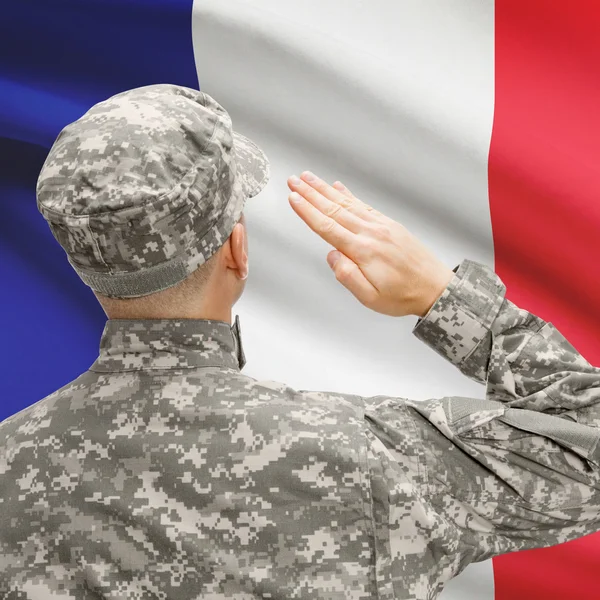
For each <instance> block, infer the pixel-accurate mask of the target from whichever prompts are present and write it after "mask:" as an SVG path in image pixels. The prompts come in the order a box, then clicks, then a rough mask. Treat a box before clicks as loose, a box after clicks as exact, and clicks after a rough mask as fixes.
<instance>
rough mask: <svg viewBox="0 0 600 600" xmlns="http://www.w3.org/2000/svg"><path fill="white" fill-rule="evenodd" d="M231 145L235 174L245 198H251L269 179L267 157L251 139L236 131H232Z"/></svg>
mask: <svg viewBox="0 0 600 600" xmlns="http://www.w3.org/2000/svg"><path fill="white" fill-rule="evenodd" d="M233 145H234V149H235V156H236V162H237V176H238V177H239V178H240V180H241V182H242V188H243V190H244V194H245V195H246V198H252V197H254V196H256V194H258V193H259V192H260V191H261V190H262V189H263V188H264V187H265V186H266V185H267V183H268V181H269V175H270V168H269V159H268V158H267V157H266V155H265V153H264V152H263V151H262V150H261V149H260V148H259V147H258V146H257V145H256V144H255V143H254V142H253V141H252V140H249V139H248V138H247V137H244V136H243V135H241V134H239V133H237V131H234V132H233Z"/></svg>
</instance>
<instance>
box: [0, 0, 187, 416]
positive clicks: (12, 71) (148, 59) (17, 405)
mask: <svg viewBox="0 0 600 600" xmlns="http://www.w3.org/2000/svg"><path fill="white" fill-rule="evenodd" d="M191 19H192V0H87V1H86V2H81V1H80V0H62V1H61V0H54V1H53V2H52V3H47V2H42V1H41V0H20V2H18V3H12V4H11V5H9V6H6V7H3V10H2V19H0V136H1V137H0V165H1V167H0V206H1V207H2V219H0V281H1V282H2V290H3V294H2V296H1V298H2V300H1V304H0V310H1V313H2V315H3V319H2V351H1V356H0V359H1V365H2V367H1V369H2V377H1V378H0V399H1V400H0V420H1V419H3V418H5V417H7V416H9V415H11V414H13V413H15V412H17V411H19V410H21V409H22V408H24V407H26V406H28V405H30V404H32V403H34V402H37V401H38V400H40V399H41V398H43V397H44V396H46V395H48V394H49V393H51V392H53V391H54V390H55V389H57V388H59V387H61V386H62V385H64V384H66V383H67V382H69V381H70V380H72V379H74V378H75V377H76V376H77V375H78V374H79V373H81V372H82V371H84V370H86V369H87V368H88V367H89V366H90V364H91V363H92V362H93V360H94V358H95V357H96V355H97V352H98V341H99V336H100V333H101V331H102V327H103V324H104V321H105V316H104V313H103V312H102V310H101V308H100V307H99V305H98V304H97V302H96V300H95V298H94V297H93V294H92V293H91V291H90V290H89V289H88V288H87V287H86V286H84V285H83V283H81V282H80V281H79V279H78V278H77V276H76V275H75V273H74V272H73V270H72V269H71V267H70V266H69V264H68V263H67V259H66V256H65V254H64V252H63V251H62V249H61V248H60V246H59V245H58V244H57V243H56V241H55V240H54V239H53V237H52V235H51V233H50V231H49V229H48V227H47V225H46V223H45V222H44V220H43V218H42V217H41V215H39V213H38V212H37V208H36V205H35V184H36V181H37V176H38V173H39V170H40V168H41V166H42V164H43V161H44V159H45V157H46V155H47V152H48V149H49V148H50V146H51V144H52V142H53V141H54V139H55V138H56V136H57V135H58V133H59V132H60V130H61V129H62V128H63V127H64V126H65V125H66V124H67V123H69V122H71V121H73V120H75V119H77V118H78V117H80V116H81V115H82V114H83V113H84V112H85V111H86V110H87V109H88V108H90V106H92V104H94V103H96V102H99V101H101V100H103V99H105V98H108V97H109V96H112V95H113V94H116V93H118V92H121V91H123V90H126V89H130V88H134V87H139V86H143V85H150V84H153V83H177V84H179V85H185V86H188V87H194V88H197V87H198V79H197V75H196V66H195V62H194V52H193V46H192V24H191Z"/></svg>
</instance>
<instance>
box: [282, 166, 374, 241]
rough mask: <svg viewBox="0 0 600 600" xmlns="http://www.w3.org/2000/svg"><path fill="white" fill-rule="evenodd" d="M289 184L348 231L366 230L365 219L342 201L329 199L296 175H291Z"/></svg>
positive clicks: (293, 189)
mask: <svg viewBox="0 0 600 600" xmlns="http://www.w3.org/2000/svg"><path fill="white" fill-rule="evenodd" d="M288 186H289V188H290V189H291V190H292V191H294V192H297V193H298V194H300V195H301V196H303V197H304V198H305V199H306V200H308V201H309V202H310V203H311V204H312V205H313V206H314V207H315V208H317V209H318V210H319V211H320V212H322V213H323V214H324V215H326V216H327V217H330V218H331V219H333V220H335V221H336V222H337V223H339V224H340V225H341V226H342V227H345V228H346V229H347V230H348V231H351V232H352V233H360V232H361V231H364V228H365V221H364V219H361V218H360V217H359V216H357V215H356V214H353V213H352V212H350V210H348V209H347V208H346V207H344V206H343V205H342V204H341V203H340V202H333V201H331V200H329V199H328V198H326V197H325V196H324V195H323V194H321V193H320V192H319V191H318V190H316V189H315V188H314V187H312V186H310V185H309V184H308V183H306V182H305V181H303V180H302V179H298V178H297V177H295V176H293V177H290V178H289V179H288ZM340 196H341V194H340ZM346 202H348V201H346Z"/></svg>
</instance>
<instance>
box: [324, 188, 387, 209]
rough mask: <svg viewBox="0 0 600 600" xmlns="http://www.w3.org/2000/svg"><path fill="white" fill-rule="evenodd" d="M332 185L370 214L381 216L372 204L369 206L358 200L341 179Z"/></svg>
mask: <svg viewBox="0 0 600 600" xmlns="http://www.w3.org/2000/svg"><path fill="white" fill-rule="evenodd" d="M332 187H334V188H335V189H336V190H337V191H338V192H341V193H342V194H344V196H347V197H348V198H351V199H352V200H354V201H356V202H360V204H361V205H362V207H363V208H364V209H365V210H367V211H368V212H369V213H370V215H371V216H377V217H382V216H383V215H382V214H381V213H380V212H379V211H376V210H375V209H374V208H373V207H372V206H369V205H368V204H367V203H365V202H363V201H362V200H359V199H358V198H357V197H356V196H355V195H354V194H353V193H352V192H351V191H350V190H349V189H348V188H347V187H346V186H345V185H344V184H343V183H342V182H341V181H336V182H335V183H334V184H333V186H332Z"/></svg>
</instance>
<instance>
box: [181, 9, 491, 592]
mask: <svg viewBox="0 0 600 600" xmlns="http://www.w3.org/2000/svg"><path fill="white" fill-rule="evenodd" d="M493 13H494V6H493V3H492V2H489V1H486V2H481V1H475V0H457V1H456V2H454V3H453V4H452V10H449V8H448V4H447V3H446V2H445V1H444V0H436V1H430V2H427V3H417V2H397V0H373V1H371V2H368V3H367V2H363V1H359V0H329V1H328V2H326V3H324V2H322V0H321V1H319V0H288V1H286V2H280V1H278V0H251V1H250V0H246V1H243V0H228V2H222V1H221V0H197V1H196V2H195V3H194V9H193V27H192V31H193V41H194V55H195V59H196V64H197V68H198V79H199V82H200V87H201V89H202V90H204V91H206V92H207V93H209V94H211V95H212V96H214V97H215V98H216V99H217V100H218V101H219V102H221V103H222V104H223V105H224V106H225V107H226V108H227V110H228V111H229V112H230V114H231V116H232V118H233V122H234V127H235V128H236V129H238V130H239V131H240V132H241V133H244V134H247V135H249V136H250V137H251V138H252V139H254V140H255V141H256V142H257V143H258V144H259V145H261V146H262V147H263V148H264V150H265V151H266V153H267V154H268V156H269V158H270V160H271V164H272V180H271V183H270V184H269V186H268V187H267V189H266V190H265V192H263V194H261V196H259V197H258V198H256V199H253V200H250V201H249V202H248V204H247V208H246V211H245V212H246V215H247V218H248V229H249V235H250V249H249V250H250V251H249V254H250V277H249V281H248V286H247V290H246V292H245V294H244V296H243V297H242V299H241V300H240V302H239V303H238V305H236V307H235V308H234V313H235V312H237V313H239V314H240V318H241V324H242V331H243V336H244V344H245V351H246V354H247V359H248V364H247V366H246V367H245V372H246V373H247V374H248V375H250V376H252V377H256V378H258V379H272V380H277V381H285V382H286V383H288V384H290V385H292V386H293V387H296V388H297V389H321V390H335V391H341V392H350V393H356V394H362V395H376V394H387V395H391V396H403V397H412V398H427V397H434V396H438V397H439V396H444V395H449V394H457V395H463V396H464V395H469V396H473V397H479V398H484V396H485V390H484V389H483V387H482V386H479V385H477V384H475V383H474V382H471V381H469V380H467V379H466V378H464V377H463V376H462V375H460V374H459V373H458V372H457V371H455V370H454V369H453V368H452V367H450V366H449V365H448V364H446V363H445V362H444V361H443V360H442V359H441V358H440V357H438V356H437V355H436V354H434V353H433V352H432V351H431V350H428V349H427V348H425V347H424V346H423V345H422V344H420V343H419V342H418V341H417V340H416V339H415V338H414V337H413V336H412V335H411V329H412V327H413V326H414V323H415V320H416V319H415V318H405V319H391V318H390V317H385V316H382V315H377V314H375V313H372V312H370V311H368V310H366V309H365V308H364V307H362V306H361V305H360V304H359V303H358V301H356V300H355V299H354V298H352V296H351V295H350V294H349V292H347V291H346V290H344V289H343V288H342V287H341V286H340V285H339V284H338V283H337V282H336V280H335V277H334V276H333V274H332V273H331V272H330V270H329V268H328V266H327V264H326V262H325V256H326V254H327V251H328V250H329V248H328V247H327V245H326V244H325V243H324V242H322V241H321V240H319V239H318V238H317V237H316V236H315V235H314V234H312V232H310V231H309V230H308V228H307V227H306V226H305V225H304V224H303V223H302V222H301V221H300V220H299V219H298V218H297V217H296V216H295V215H294V214H293V212H292V210H291V208H290V207H289V205H288V202H287V194H288V191H287V187H286V184H285V182H286V179H287V177H288V176H289V175H291V174H293V173H296V174H299V173H300V172H301V171H302V170H305V169H310V170H313V171H314V172H316V173H317V174H319V175H322V176H324V177H325V178H327V179H328V180H330V181H333V180H334V179H341V180H342V181H344V183H346V185H348V186H349V187H350V188H351V189H353V191H355V193H357V195H359V196H361V197H363V198H364V199H365V200H366V201H367V202H369V203H370V204H373V205H374V206H376V208H378V209H379V210H381V211H383V212H385V213H386V214H388V215H389V216H391V217H392V218H395V219H397V220H400V221H401V222H402V223H403V224H404V225H406V226H407V227H408V228H409V229H410V230H411V231H412V232H413V233H415V234H416V235H418V236H419V237H420V238H421V239H422V240H423V241H424V242H425V243H426V244H427V245H428V246H429V247H430V248H432V249H433V250H434V251H435V252H436V253H437V254H438V255H439V256H440V257H441V258H442V259H443V260H444V262H446V264H448V266H451V267H454V266H455V265H456V264H458V263H459V262H460V261H461V260H462V259H463V258H467V257H468V258H471V259H473V260H477V261H480V262H483V263H485V264H488V265H490V266H493V243H492V232H491V222H490V213H489V203H488V191H487V190H488V184H487V158H488V150H489V144H490V137H491V130H492V119H493V107H494V31H493V29H494V22H493ZM442 598H444V599H445V600H459V599H460V600H475V599H477V600H492V598H493V573H492V563H491V561H486V562H484V563H479V564H476V565H471V566H469V567H468V568H467V569H466V571H465V572H464V573H462V574H461V575H460V576H459V577H458V578H456V579H455V580H454V581H452V582H450V584H449V585H448V586H447V589H446V591H445V592H444V593H443V594H442Z"/></svg>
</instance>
